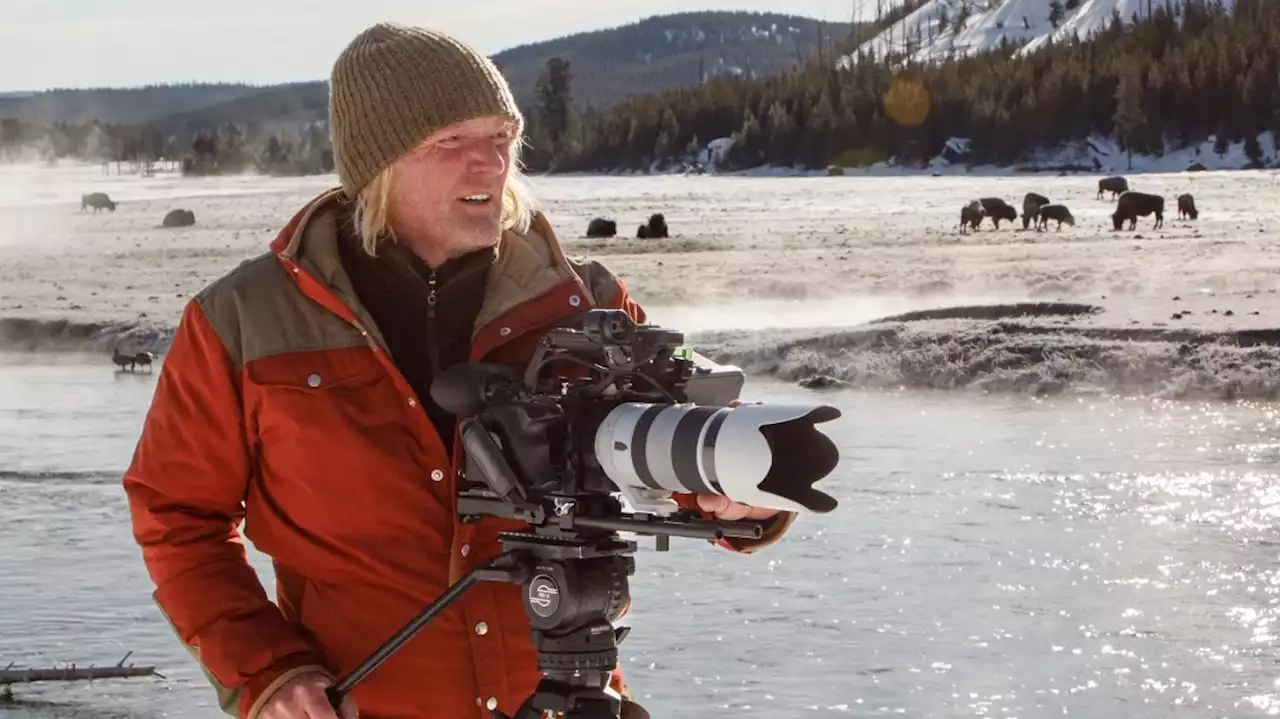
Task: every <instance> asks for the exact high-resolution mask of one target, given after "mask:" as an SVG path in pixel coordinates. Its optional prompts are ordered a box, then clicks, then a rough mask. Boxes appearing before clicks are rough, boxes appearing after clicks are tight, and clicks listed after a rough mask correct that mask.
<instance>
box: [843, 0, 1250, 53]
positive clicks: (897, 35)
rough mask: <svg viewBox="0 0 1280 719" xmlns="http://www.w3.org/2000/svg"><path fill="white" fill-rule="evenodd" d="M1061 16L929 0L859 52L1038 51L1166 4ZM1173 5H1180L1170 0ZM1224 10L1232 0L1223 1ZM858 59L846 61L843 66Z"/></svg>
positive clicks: (1118, 3)
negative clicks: (1014, 47)
mask: <svg viewBox="0 0 1280 719" xmlns="http://www.w3.org/2000/svg"><path fill="white" fill-rule="evenodd" d="M1061 2H1062V7H1063V11H1062V16H1061V17H1060V18H1058V20H1057V22H1056V23H1055V22H1054V21H1053V18H1051V9H1050V2H1049V0H1003V2H1001V1H1000V0H929V2H926V3H925V4H924V5H923V6H921V7H920V8H919V9H917V10H916V11H915V12H912V13H910V14H909V15H907V16H906V17H904V18H902V19H901V20H899V21H898V22H896V23H894V24H893V25H892V26H890V27H889V28H888V29H886V30H885V31H884V32H882V33H880V34H879V35H877V36H876V37H874V38H872V39H870V40H868V41H867V42H865V43H863V44H862V45H861V46H859V48H858V53H863V52H870V53H873V54H874V55H875V56H876V57H884V56H885V55H887V54H894V55H906V56H909V57H910V58H911V59H913V60H915V61H917V62H935V61H939V60H946V59H949V58H954V57H963V56H967V55H976V54H979V53H983V52H986V51H989V50H994V49H996V48H998V47H1000V45H1001V43H1003V42H1008V43H1011V44H1021V43H1026V45H1025V46H1024V47H1023V48H1021V49H1020V50H1019V52H1022V53H1025V52H1035V51H1036V50H1037V49H1039V48H1041V47H1044V46H1045V45H1046V44H1048V43H1051V42H1063V41H1068V40H1070V39H1072V38H1073V37H1079V38H1080V39H1082V40H1085V39H1088V38H1089V37H1090V36H1091V35H1093V34H1094V33H1096V32H1099V31H1102V30H1105V29H1106V28H1107V27H1108V25H1110V23H1111V22H1112V18H1113V17H1114V14H1115V13H1119V16H1120V21H1121V22H1122V23H1126V24H1127V23H1130V22H1132V20H1133V18H1134V16H1137V17H1139V18H1144V17H1147V15H1148V13H1149V12H1152V11H1154V9H1155V8H1159V7H1161V6H1162V5H1165V4H1166V2H1168V0H1078V2H1069V0H1061ZM1168 4H1169V6H1170V7H1176V6H1177V4H1178V3H1174V2H1168ZM1222 4H1223V6H1224V7H1227V8H1231V7H1233V6H1234V4H1235V3H1234V0H1222ZM855 60H856V54H855V55H850V56H847V57H845V58H843V59H842V60H841V61H840V63H841V65H842V66H843V65H847V64H848V63H849V62H852V61H855Z"/></svg>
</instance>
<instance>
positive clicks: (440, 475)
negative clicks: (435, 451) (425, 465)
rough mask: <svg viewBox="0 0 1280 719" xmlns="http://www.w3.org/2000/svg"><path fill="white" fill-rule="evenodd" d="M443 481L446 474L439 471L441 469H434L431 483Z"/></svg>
mask: <svg viewBox="0 0 1280 719" xmlns="http://www.w3.org/2000/svg"><path fill="white" fill-rule="evenodd" d="M442 479H444V472H443V471H442V470H439V469H433V470H431V481H432V482H439V481H440V480H442Z"/></svg>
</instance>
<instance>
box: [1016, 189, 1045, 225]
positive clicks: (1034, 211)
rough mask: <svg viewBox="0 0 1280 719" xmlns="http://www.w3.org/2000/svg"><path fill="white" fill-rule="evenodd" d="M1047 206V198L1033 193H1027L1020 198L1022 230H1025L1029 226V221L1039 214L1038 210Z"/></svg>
mask: <svg viewBox="0 0 1280 719" xmlns="http://www.w3.org/2000/svg"><path fill="white" fill-rule="evenodd" d="M1047 204H1049V198H1047V197H1045V196H1044V195H1040V194H1036V193H1034V192H1028V193H1027V196H1026V197H1024V198H1022V229H1024V230H1025V229H1027V227H1028V226H1030V225H1031V221H1032V220H1034V219H1036V216H1037V215H1039V214H1040V208H1041V207H1043V206H1045V205H1047Z"/></svg>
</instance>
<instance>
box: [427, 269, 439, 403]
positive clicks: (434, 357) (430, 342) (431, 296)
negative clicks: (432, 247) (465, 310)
mask: <svg viewBox="0 0 1280 719" xmlns="http://www.w3.org/2000/svg"><path fill="white" fill-rule="evenodd" d="M437 344H438V343H437V338H436V271H435V269H434V268H432V269H430V270H428V274H427V353H428V354H429V355H430V357H431V377H432V378H433V379H434V378H435V377H436V376H438V375H439V374H440V354H439V349H438V348H437Z"/></svg>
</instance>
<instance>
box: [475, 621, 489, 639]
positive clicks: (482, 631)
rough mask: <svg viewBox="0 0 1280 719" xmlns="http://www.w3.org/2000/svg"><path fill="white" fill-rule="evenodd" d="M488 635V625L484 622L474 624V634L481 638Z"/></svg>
mask: <svg viewBox="0 0 1280 719" xmlns="http://www.w3.org/2000/svg"><path fill="white" fill-rule="evenodd" d="M488 633H489V625H488V624H485V623H484V622H477V623H476V634H479V635H480V636H482V637H483V636H484V635H486V634H488Z"/></svg>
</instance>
